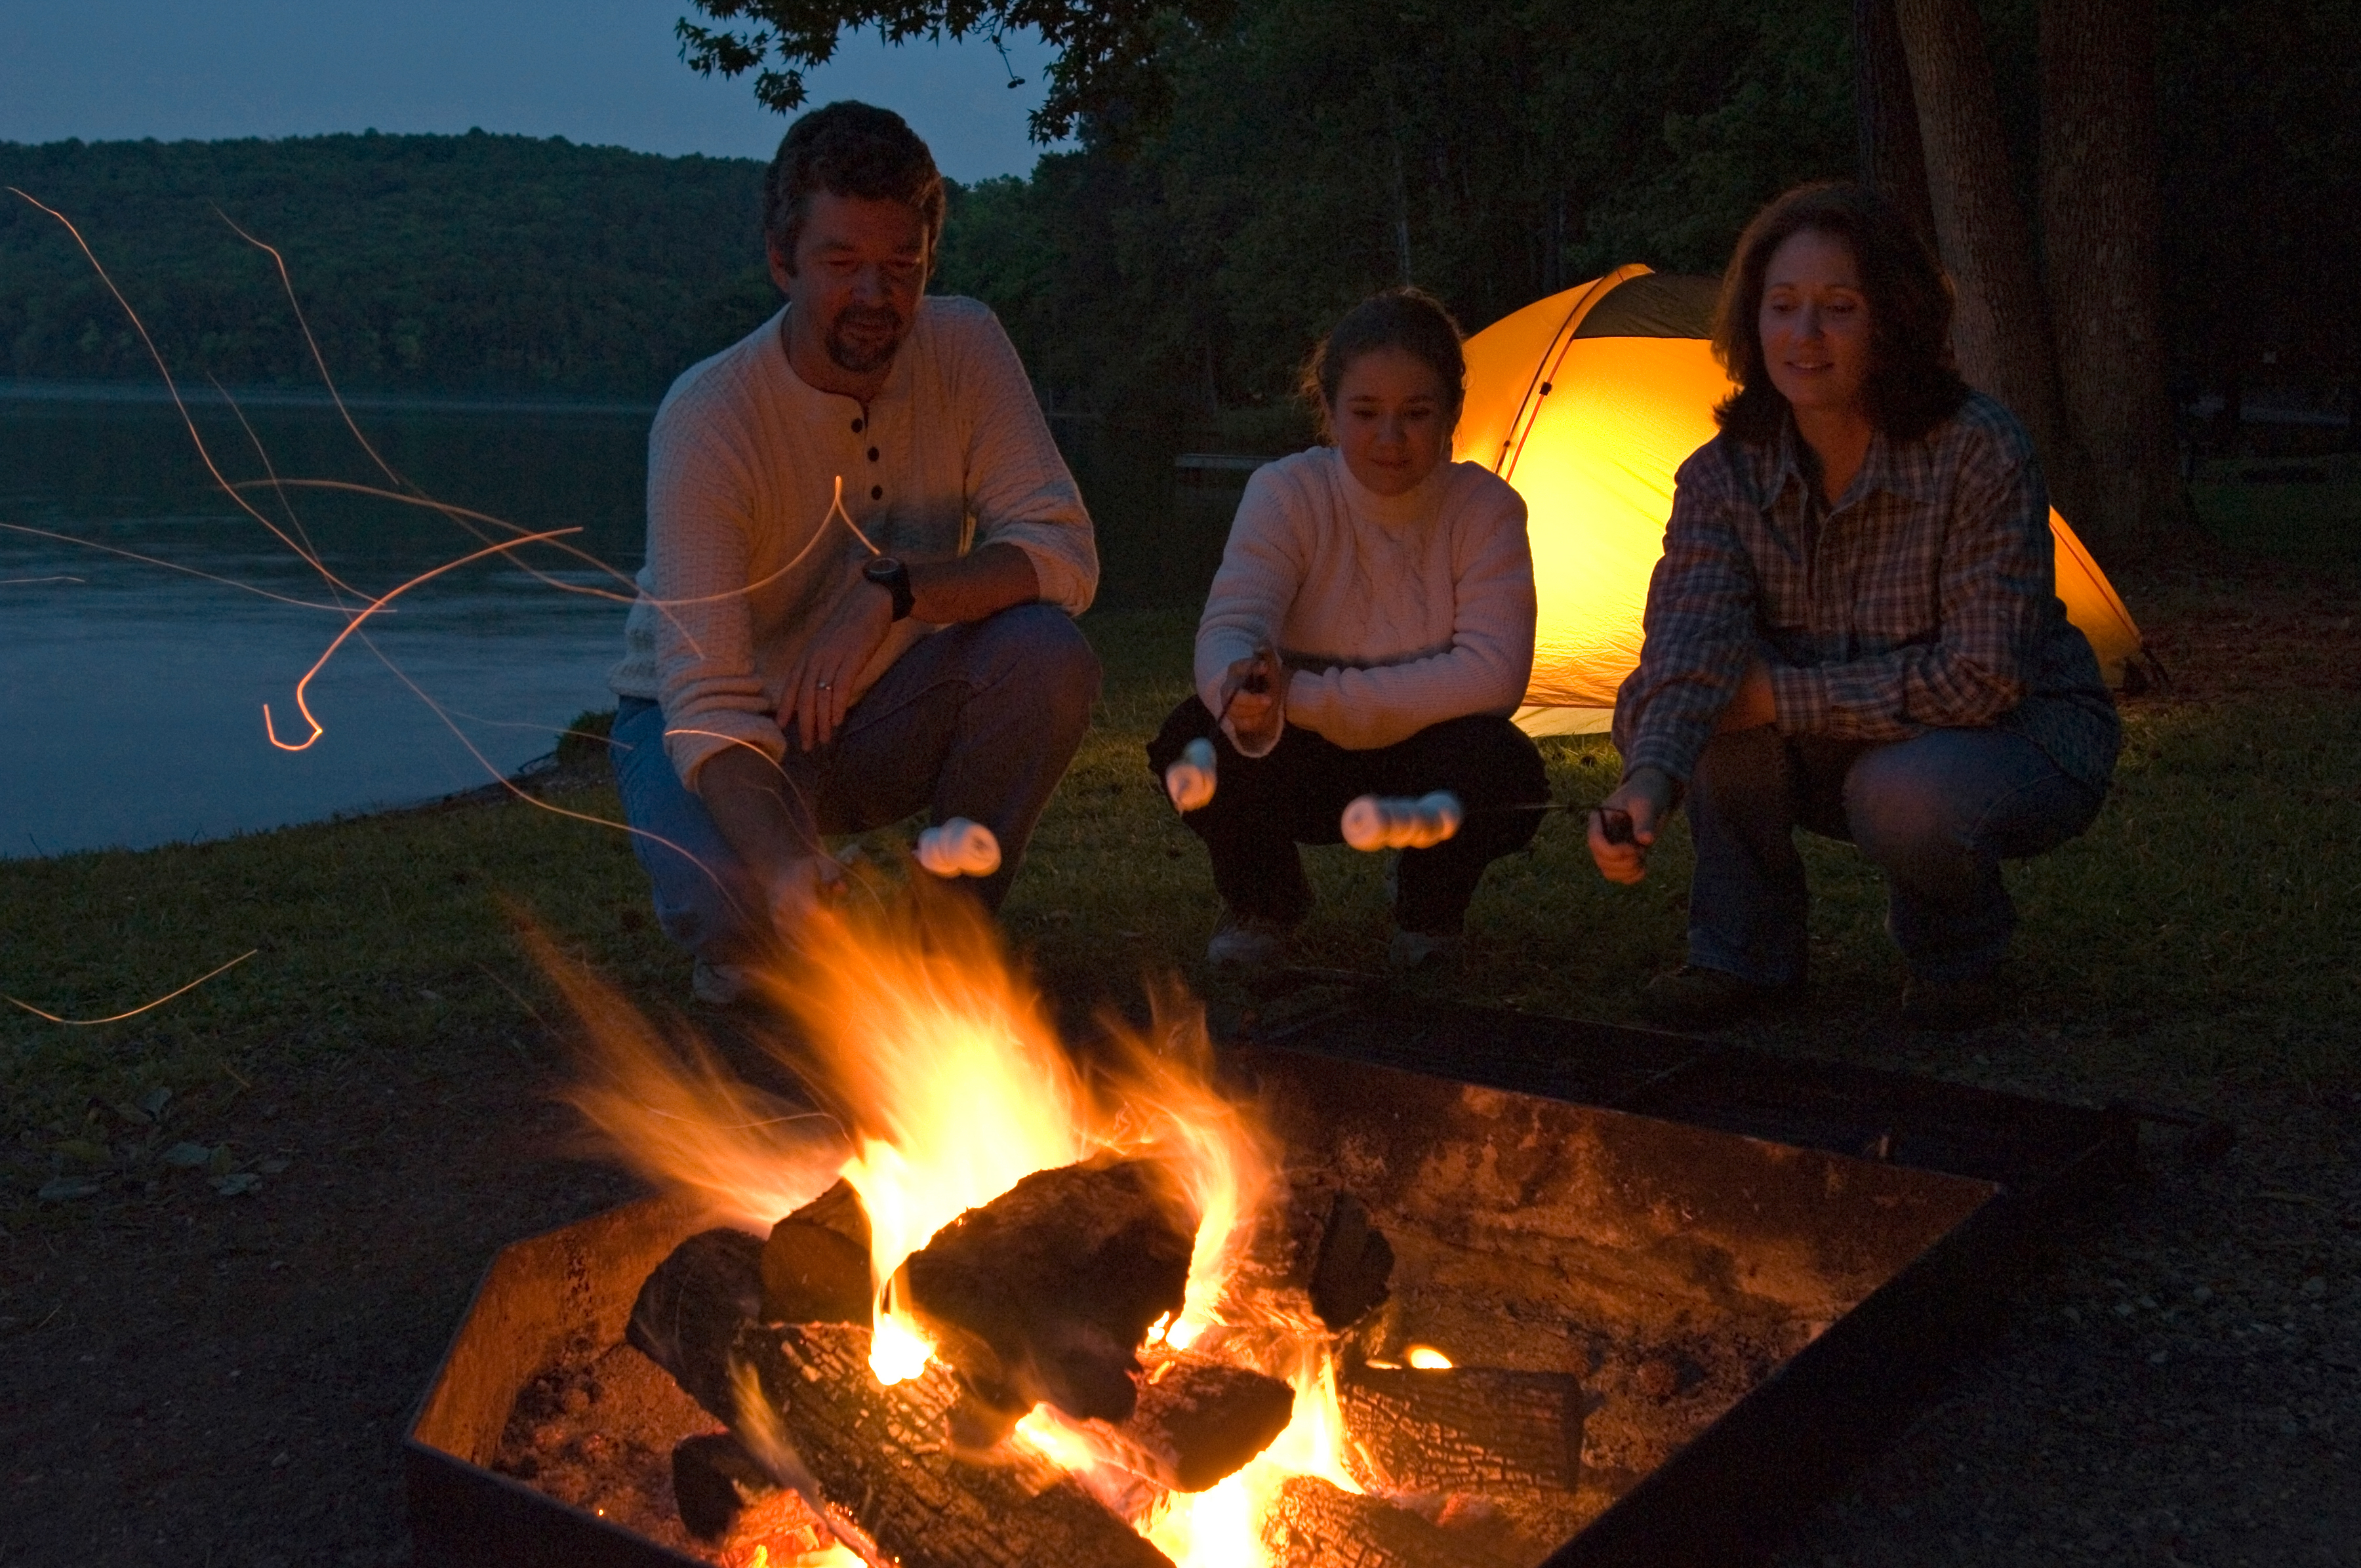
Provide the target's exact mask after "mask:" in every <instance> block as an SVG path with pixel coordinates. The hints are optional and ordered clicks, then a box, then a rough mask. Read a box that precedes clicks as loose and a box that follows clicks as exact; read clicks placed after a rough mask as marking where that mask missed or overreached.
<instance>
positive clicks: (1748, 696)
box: [1713, 659, 1779, 735]
mask: <svg viewBox="0 0 2361 1568" xmlns="http://www.w3.org/2000/svg"><path fill="white" fill-rule="evenodd" d="M1778 721H1779V705H1778V703H1777V702H1776V700H1774V699H1773V696H1772V693H1771V666H1770V665H1768V664H1766V663H1763V661H1762V660H1760V659H1757V660H1755V661H1754V663H1751V664H1749V665H1747V666H1746V677H1745V678H1744V679H1743V680H1741V681H1740V682H1739V683H1738V691H1737V694H1736V695H1735V696H1732V697H1731V698H1730V706H1729V707H1725V708H1723V709H1722V710H1721V718H1719V720H1718V721H1717V722H1716V723H1715V725H1714V727H1713V729H1714V733H1715V734H1717V735H1724V734H1728V733H1729V732H1730V730H1733V729H1762V728H1763V726H1764V725H1766V724H1776V723H1777V722H1778Z"/></svg>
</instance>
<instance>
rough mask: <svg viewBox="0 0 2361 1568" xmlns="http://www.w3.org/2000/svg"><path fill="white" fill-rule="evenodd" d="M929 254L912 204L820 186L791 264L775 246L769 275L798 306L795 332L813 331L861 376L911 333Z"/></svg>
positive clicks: (832, 355) (882, 363) (832, 357)
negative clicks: (842, 192)
mask: <svg viewBox="0 0 2361 1568" xmlns="http://www.w3.org/2000/svg"><path fill="white" fill-rule="evenodd" d="M927 259H928V258H927V229H926V225H925V224H924V223H923V222H921V221H920V219H919V217H918V214H917V209H916V208H913V207H911V206H909V205H907V204H906V203H901V202H893V201H872V200H869V199H868V198H865V197H861V196H840V195H837V194H836V193H835V192H829V191H822V192H818V194H816V195H815V196H813V197H812V201H811V207H810V209H809V211H808V212H807V214H805V217H804V226H803V233H802V234H801V235H800V236H797V238H796V254H795V257H794V258H793V265H792V266H789V265H788V258H786V257H785V256H783V255H782V254H781V253H780V251H779V250H778V248H777V247H773V248H772V250H771V278H772V280H774V282H776V283H777V284H778V285H779V287H780V288H781V289H782V290H784V291H785V292H786V296H787V299H788V301H789V302H790V303H792V304H793V305H794V306H795V311H794V316H795V318H796V330H797V334H798V335H801V334H802V333H804V332H817V333H818V334H819V340H820V344H821V345H822V346H823V347H824V348H825V349H826V350H827V353H828V357H829V361H830V362H831V363H833V364H834V365H835V366H836V367H837V368H839V369H840V370H843V371H845V372H846V373H847V374H849V375H854V376H866V375H873V374H874V373H876V372H878V371H880V370H883V369H884V368H885V367H887V366H888V365H891V364H892V363H893V362H894V356H895V353H896V352H897V351H898V350H899V349H900V348H901V346H902V340H903V339H904V338H906V337H907V336H909V334H910V323H912V322H914V321H915V320H917V312H918V298H919V296H920V295H921V294H923V293H925V292H926V288H927Z"/></svg>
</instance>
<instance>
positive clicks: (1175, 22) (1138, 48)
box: [673, 0, 1236, 142]
mask: <svg viewBox="0 0 2361 1568" xmlns="http://www.w3.org/2000/svg"><path fill="white" fill-rule="evenodd" d="M692 3H693V4H694V5H696V7H697V10H698V11H699V12H700V13H702V14H703V15H704V16H706V17H708V19H710V20H711V21H713V22H715V23H717V24H719V25H718V26H714V27H707V26H704V25H703V24H701V23H697V22H693V21H691V20H689V19H688V18H687V17H685V16H684V17H683V18H681V20H680V21H679V23H678V24H676V25H675V27H674V29H673V30H674V32H675V36H677V37H678V38H679V39H680V46H681V47H680V52H681V59H682V60H686V62H687V64H688V66H689V69H691V70H692V71H697V73H698V74H700V75H705V76H712V75H716V74H719V75H721V76H727V77H738V76H742V75H744V74H746V73H747V72H748V71H753V72H755V73H756V74H755V77H754V95H755V96H756V97H757V98H759V99H761V100H762V101H763V103H764V104H767V105H768V106H770V107H771V108H773V109H774V110H776V111H778V112H779V113H780V114H783V115H784V114H791V113H793V112H794V111H795V110H796V109H798V108H801V107H802V106H803V104H804V100H805V97H806V95H807V94H806V92H805V87H804V72H805V71H808V70H811V69H812V68H813V67H815V66H819V65H824V64H826V63H827V62H828V61H829V59H830V58H832V57H833V56H834V55H835V53H836V42H837V39H838V38H840V37H841V36H842V35H843V34H844V33H846V32H848V31H852V32H862V31H870V30H874V31H875V32H876V34H877V36H878V37H879V38H883V39H884V40H885V41H886V42H887V43H890V44H904V43H909V42H911V41H913V40H915V39H918V38H928V39H934V40H939V39H942V38H971V37H977V36H981V37H984V38H999V37H1001V36H1003V35H1005V34H1009V33H1021V32H1026V31H1032V32H1036V33H1038V34H1039V35H1040V36H1041V38H1042V40H1043V41H1044V42H1046V43H1047V44H1049V47H1050V48H1051V49H1055V50H1056V51H1057V59H1056V60H1054V61H1053V62H1052V63H1051V65H1050V67H1049V92H1048V94H1047V95H1046V96H1045V97H1044V98H1043V99H1042V102H1041V106H1040V107H1039V108H1038V109H1036V110H1034V111H1033V115H1032V124H1031V129H1032V135H1033V137H1034V139H1035V140H1036V141H1044V142H1049V141H1057V140H1059V139H1060V138H1062V137H1069V136H1071V135H1072V134H1073V132H1074V128H1075V126H1076V125H1077V124H1078V123H1079V122H1080V121H1082V119H1084V118H1089V119H1092V120H1093V121H1096V122H1099V123H1101V124H1103V125H1104V126H1106V127H1107V128H1108V129H1109V131H1110V132H1111V133H1112V134H1113V135H1114V136H1115V137H1117V138H1118V139H1120V138H1123V137H1127V136H1129V135H1132V134H1135V133H1136V132H1137V131H1138V130H1141V129H1145V128H1147V127H1148V126H1154V125H1159V124H1161V123H1162V122H1163V121H1164V119H1165V118H1166V117H1167V116H1168V115H1170V112H1171V108H1172V84H1171V82H1170V78H1169V77H1168V76H1167V74H1166V72H1165V70H1164V67H1163V60H1164V57H1165V54H1166V49H1167V46H1168V45H1169V44H1170V41H1171V40H1172V38H1173V36H1174V34H1175V32H1176V30H1178V29H1194V30H1200V31H1213V30H1216V29H1219V28H1222V27H1226V26H1228V25H1229V23H1230V21H1231V20H1232V18H1233V17H1234V16H1235V13H1236V5H1235V0H1103V3H1100V4H1094V5H1085V4H1080V3H1078V0H692Z"/></svg>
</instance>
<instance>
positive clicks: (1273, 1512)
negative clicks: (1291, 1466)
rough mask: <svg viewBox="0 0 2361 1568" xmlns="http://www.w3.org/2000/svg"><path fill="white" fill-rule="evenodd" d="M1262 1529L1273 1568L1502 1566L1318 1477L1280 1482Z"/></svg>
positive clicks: (1455, 1538)
mask: <svg viewBox="0 0 2361 1568" xmlns="http://www.w3.org/2000/svg"><path fill="white" fill-rule="evenodd" d="M1261 1530H1262V1547H1263V1551H1264V1552H1265V1553H1267V1554H1268V1560H1269V1562H1270V1563H1273V1564H1274V1565H1275V1568H1371V1565H1372V1564H1383V1565H1385V1568H1499V1564H1498V1560H1497V1559H1495V1558H1494V1557H1493V1556H1492V1555H1491V1554H1490V1553H1489V1552H1486V1551H1485V1550H1484V1549H1483V1548H1482V1547H1480V1546H1478V1545H1477V1544H1476V1543H1475V1542H1474V1541H1469V1540H1467V1539H1466V1538H1465V1537H1463V1536H1460V1535H1456V1534H1454V1533H1453V1532H1451V1531H1449V1530H1442V1529H1439V1528H1438V1527H1436V1526H1434V1525H1431V1524H1429V1523H1427V1522H1426V1520H1424V1519H1421V1518H1420V1517H1419V1516H1418V1515H1416V1514H1414V1513H1411V1511H1410V1510H1409V1509H1407V1508H1396V1507H1394V1506H1393V1505H1392V1504H1391V1503H1389V1502H1387V1501H1385V1500H1384V1499H1382V1498H1379V1497H1357V1496H1356V1495H1355V1494H1353V1493H1351V1492H1347V1491H1345V1490H1344V1489H1343V1488H1341V1487H1338V1486H1330V1485H1329V1484H1328V1483H1327V1482H1325V1481H1323V1480H1321V1479H1320V1478H1319V1477H1318V1476H1316V1475H1290V1476H1289V1477H1288V1478H1287V1479H1286V1480H1285V1481H1283V1482H1281V1483H1280V1484H1279V1496H1278V1497H1276V1498H1275V1499H1273V1500H1272V1503H1271V1506H1270V1508H1269V1510H1268V1512H1266V1513H1265V1514H1264V1515H1263V1518H1262V1527H1261Z"/></svg>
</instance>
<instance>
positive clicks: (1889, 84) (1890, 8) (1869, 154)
mask: <svg viewBox="0 0 2361 1568" xmlns="http://www.w3.org/2000/svg"><path fill="white" fill-rule="evenodd" d="M1852 57H1853V102H1854V104H1855V110H1856V116H1855V117H1856V119H1857V122H1858V124H1859V126H1860V134H1861V183H1862V184H1864V185H1866V186H1868V187H1869V188H1870V189H1871V190H1872V191H1874V192H1877V193H1878V194H1879V195H1881V196H1883V197H1884V198H1885V199H1886V200H1887V201H1889V202H1891V203H1894V206H1895V207H1896V208H1898V209H1899V210H1900V211H1901V214H1902V215H1903V216H1904V217H1905V218H1906V219H1908V220H1909V222H1910V226H1911V227H1912V228H1914V229H1916V230H1917V231H1918V237H1919V238H1920V239H1922V240H1925V241H1926V242H1927V249H1929V250H1938V249H1939V248H1940V247H1939V244H1938V241H1937V239H1936V237H1935V208H1934V203H1933V199H1932V198H1931V197H1929V196H1928V195H1927V149H1926V146H1925V144H1924V143H1923V142H1921V141H1920V140H1919V137H1918V100H1917V99H1916V96H1914V95H1913V94H1912V93H1911V91H1910V59H1909V57H1908V56H1907V55H1905V54H1904V53H1903V51H1902V23H1901V21H1900V19H1899V18H1898V17H1896V16H1895V15H1894V0H1853V4H1852Z"/></svg>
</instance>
